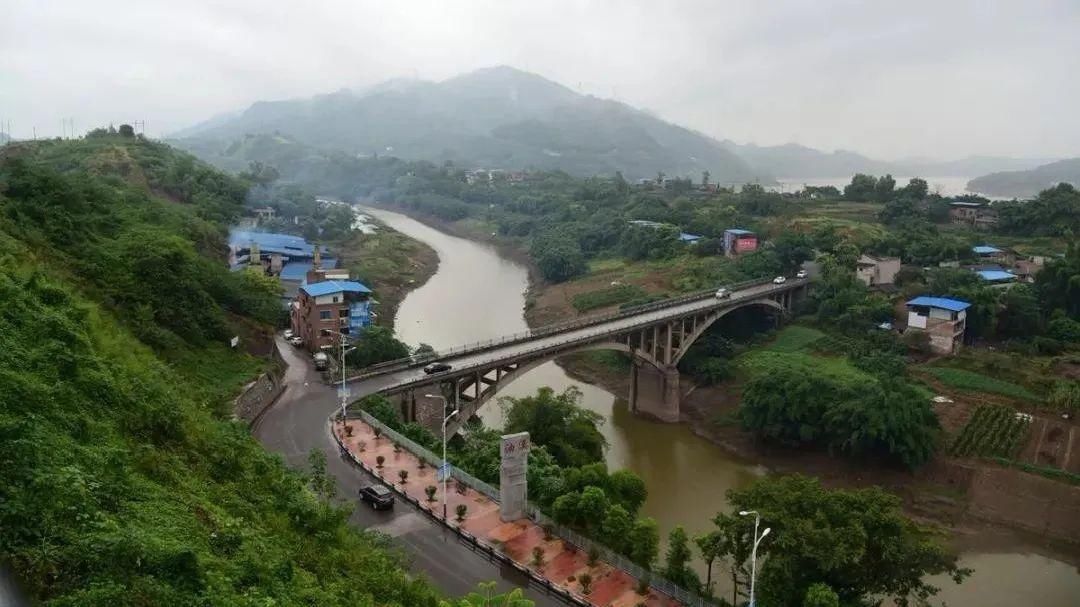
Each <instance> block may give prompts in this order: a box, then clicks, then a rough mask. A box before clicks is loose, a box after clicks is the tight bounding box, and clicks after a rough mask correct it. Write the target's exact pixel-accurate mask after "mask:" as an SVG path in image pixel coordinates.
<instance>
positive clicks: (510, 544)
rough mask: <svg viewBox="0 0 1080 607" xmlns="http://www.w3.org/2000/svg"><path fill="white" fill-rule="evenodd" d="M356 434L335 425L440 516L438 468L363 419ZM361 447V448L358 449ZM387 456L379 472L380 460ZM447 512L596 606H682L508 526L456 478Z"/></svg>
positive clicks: (389, 480) (537, 533) (531, 529)
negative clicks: (587, 585)
mask: <svg viewBox="0 0 1080 607" xmlns="http://www.w3.org/2000/svg"><path fill="white" fill-rule="evenodd" d="M349 425H350V426H352V436H346V435H345V430H344V428H343V425H342V423H341V421H340V420H335V421H334V426H333V427H334V433H335V434H336V435H337V437H338V439H339V440H340V441H341V442H342V444H344V445H346V448H348V450H349V451H350V453H352V455H353V456H354V457H356V458H357V459H359V460H360V461H362V462H363V463H364V464H365V465H366V466H367V467H369V468H370V469H371V470H372V472H373V473H374V474H375V475H376V476H379V477H381V478H382V480H383V482H384V483H385V484H387V485H393V487H394V488H395V489H396V490H398V491H399V492H402V493H405V494H407V495H409V496H410V497H412V498H413V499H415V500H417V501H418V502H419V504H420V507H421V508H424V509H427V510H429V511H431V512H433V513H435V514H436V516H438V517H440V518H441V517H442V483H440V482H438V481H437V480H436V478H437V475H436V470H435V469H434V468H433V467H431V466H430V465H425V466H424V467H423V468H422V469H421V468H420V462H421V460H420V459H419V458H417V457H416V456H415V455H413V454H412V453H410V452H409V451H406V450H405V449H404V448H402V449H401V450H400V452H397V453H395V452H394V444H393V442H392V441H391V440H390V438H388V437H386V436H382V437H380V438H378V439H376V438H375V433H374V431H373V430H372V428H371V426H369V425H368V424H366V423H364V422H363V421H362V420H359V419H350V420H349ZM361 443H363V446H364V448H363V450H361V449H360V445H361ZM380 455H381V456H383V457H384V458H385V460H384V462H383V466H382V468H381V469H379V468H378V467H377V464H376V458H378V456H380ZM401 470H405V471H406V472H407V473H408V478H407V479H406V481H405V483H402V482H401V479H400V477H399V474H398V473H399V471H401ZM429 485H434V486H435V487H436V493H435V500H434V501H431V502H429V501H428V498H427V494H425V492H424V488H425V487H427V486H429ZM446 504H447V505H446V510H447V514H448V518H449V521H448V522H447V523H448V525H449V526H450V527H453V528H458V529H460V530H463V531H467V532H468V533H470V534H472V535H474V536H476V538H477V539H478V540H480V541H483V542H485V543H487V544H490V545H492V546H494V547H495V548H496V549H497V550H498V551H500V552H502V553H504V554H506V555H507V556H509V557H510V558H512V559H513V560H514V561H516V562H517V563H518V564H520V565H523V566H526V567H528V568H529V569H531V570H533V571H535V572H537V573H539V574H540V575H542V576H543V577H545V578H546V579H548V580H549V581H551V582H552V583H554V584H555V585H557V586H561V587H563V588H565V589H567V590H569V591H571V592H572V593H574V594H575V595H577V596H578V598H580V599H583V600H585V601H587V602H589V603H591V604H593V605H598V606H605V607H606V606H609V605H610V606H614V607H635V606H637V605H648V606H649V607H661V606H664V607H666V606H674V605H679V603H678V602H676V601H675V600H674V599H672V598H671V597H668V596H667V595H664V594H661V593H659V592H657V591H655V590H653V589H650V590H649V593H648V594H647V595H645V596H642V595H639V594H638V593H637V592H636V589H637V584H638V582H637V580H636V579H635V578H633V577H631V576H630V575H629V574H627V573H625V572H624V571H621V570H619V569H616V568H615V567H612V566H611V565H609V564H608V563H605V562H603V561H599V562H597V563H596V564H595V565H593V566H592V567H590V566H589V565H588V555H586V554H585V553H583V552H582V551H580V550H577V549H576V548H574V547H573V546H571V545H570V544H567V543H566V542H564V541H563V540H562V539H560V538H558V537H552V538H551V539H547V540H546V539H544V530H543V529H542V528H541V527H540V526H539V525H537V524H535V523H534V522H532V521H530V520H528V519H522V520H518V521H513V522H509V523H504V522H502V521H501V520H499V504H498V503H497V502H495V501H493V500H491V499H490V498H488V497H487V496H486V495H483V494H481V493H479V492H477V491H474V490H473V489H471V488H465V489H464V491H463V492H459V491H458V489H457V484H456V483H455V481H454V479H450V480H449V481H448V482H447V496H446ZM459 504H465V506H466V507H467V508H468V511H467V513H466V515H465V519H464V520H463V521H462V522H461V523H458V522H457V520H456V509H457V506H458V505H459ZM537 546H539V547H540V548H541V550H543V555H544V556H543V565H541V566H539V567H536V566H534V565H533V549H534V548H536V547H537ZM584 573H588V574H589V575H590V576H592V584H591V589H590V592H589V593H588V594H585V593H584V592H583V589H582V585H581V582H580V577H581V575H582V574H584Z"/></svg>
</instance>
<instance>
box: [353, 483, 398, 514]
mask: <svg viewBox="0 0 1080 607" xmlns="http://www.w3.org/2000/svg"><path fill="white" fill-rule="evenodd" d="M360 500H361V501H364V502H367V503H368V504H371V508H372V509H373V510H389V509H390V508H393V507H394V494H393V493H391V491H390V490H389V489H387V488H386V487H383V486H382V485H368V486H367V487H363V488H362V489H360Z"/></svg>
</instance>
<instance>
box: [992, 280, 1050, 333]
mask: <svg viewBox="0 0 1080 607" xmlns="http://www.w3.org/2000/svg"><path fill="white" fill-rule="evenodd" d="M998 305H999V306H1000V309H999V311H998V315H997V323H996V325H997V326H996V328H997V331H996V333H997V337H999V338H1001V339H1010V338H1017V339H1027V338H1031V337H1034V336H1035V335H1038V334H1039V333H1040V332H1041V331H1042V317H1041V315H1040V311H1039V301H1038V300H1037V299H1036V298H1035V293H1034V291H1033V290H1032V289H1031V288H1030V287H1028V286H1027V285H1014V286H1013V287H1011V288H1009V289H1007V290H1006V291H1005V292H1004V293H1002V294H1001V296H1000V297H999V298H998Z"/></svg>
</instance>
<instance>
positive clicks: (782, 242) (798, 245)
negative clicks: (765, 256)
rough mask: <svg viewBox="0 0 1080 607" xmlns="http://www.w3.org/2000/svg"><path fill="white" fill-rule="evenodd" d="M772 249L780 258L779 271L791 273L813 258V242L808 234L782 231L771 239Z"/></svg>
mask: <svg viewBox="0 0 1080 607" xmlns="http://www.w3.org/2000/svg"><path fill="white" fill-rule="evenodd" d="M772 244H773V251H775V252H776V256H777V257H778V258H779V259H780V271H781V272H782V273H784V274H791V273H794V272H795V271H796V270H798V269H799V268H800V267H802V264H803V262H805V261H807V260H809V259H813V257H814V242H813V239H812V238H811V237H810V236H809V235H808V234H803V233H801V232H784V233H783V234H781V235H780V236H778V237H776V238H774V239H773V241H772Z"/></svg>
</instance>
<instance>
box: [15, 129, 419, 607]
mask: <svg viewBox="0 0 1080 607" xmlns="http://www.w3.org/2000/svg"><path fill="white" fill-rule="evenodd" d="M121 132H123V130H122V131H121ZM246 192H247V184H246V183H245V182H244V181H241V180H239V179H236V178H232V177H229V176H226V175H223V174H221V173H219V172H217V171H216V170H215V169H212V168H210V167H209V166H207V165H204V164H203V163H201V162H199V161H197V160H195V159H194V158H192V157H191V156H189V155H187V154H184V153H181V152H177V151H175V150H172V149H171V148H169V147H167V146H164V145H161V144H157V143H152V142H148V141H143V140H141V139H138V138H135V137H133V136H130V131H128V136H126V137H125V136H123V135H121V134H117V133H110V132H104V131H99V132H95V133H93V134H91V135H90V136H88V137H87V138H86V139H84V140H79V141H67V142H37V143H32V144H30V143H27V144H19V145H14V146H10V147H7V148H5V149H4V150H3V152H2V156H0V299H2V300H3V302H4V306H3V310H2V312H0V563H6V564H8V566H9V567H10V568H11V570H12V571H13V572H14V573H15V575H16V577H17V578H19V579H20V581H21V584H22V585H23V586H24V588H25V590H26V591H27V593H28V594H29V595H30V596H31V597H32V598H33V599H34V600H36V601H41V602H42V603H46V604H50V605H65V606H68V605H269V604H281V605H291V604H306V605H350V606H353V605H388V604H400V605H435V604H436V603H437V597H436V595H435V593H434V592H433V590H432V589H431V588H430V587H429V586H428V584H427V583H426V582H424V581H422V580H415V579H412V578H411V577H410V576H409V575H408V574H407V573H406V572H405V571H404V570H403V569H402V568H401V566H400V564H399V563H398V562H397V560H396V559H395V557H393V556H392V555H391V554H390V553H388V552H387V550H386V549H385V547H384V546H383V545H382V544H381V542H380V541H378V540H376V539H375V538H372V537H370V536H367V535H364V534H361V533H359V532H356V531H354V530H352V529H350V528H349V527H347V526H346V518H347V512H345V511H342V510H340V509H338V508H336V507H332V506H330V505H328V504H327V503H326V502H325V501H323V500H321V499H320V498H319V497H317V496H316V494H315V493H313V492H312V491H311V490H309V488H308V484H309V481H308V479H306V478H304V477H303V476H301V475H299V474H297V473H294V472H291V471H289V470H287V469H286V468H285V466H284V465H283V464H282V462H281V461H280V459H279V458H278V457H277V456H273V455H270V454H269V453H267V452H265V451H264V450H263V449H262V447H261V446H259V445H258V444H257V443H256V442H255V441H254V440H253V439H252V438H250V436H249V435H248V433H247V429H246V428H245V427H244V426H242V425H240V424H238V423H235V422H232V421H229V419H228V416H229V414H230V413H231V411H229V406H228V405H229V402H230V400H231V397H232V396H233V395H234V394H235V393H236V391H237V390H238V389H239V387H240V386H241V385H242V384H243V383H244V382H245V381H247V380H248V379H250V378H251V377H252V376H253V374H255V373H256V372H258V371H259V370H260V368H261V367H262V365H263V363H262V361H261V360H259V359H256V358H252V357H250V356H248V355H245V354H243V353H239V352H237V351H234V350H231V349H229V348H228V347H227V346H226V339H227V338H228V337H229V336H231V335H233V334H235V333H237V332H240V330H241V329H242V328H243V327H246V328H247V330H248V332H252V331H254V332H257V331H258V328H257V327H259V326H265V325H266V323H268V322H271V321H273V320H275V319H276V317H277V314H278V313H279V308H278V304H277V301H276V292H275V290H276V287H275V286H274V284H273V283H267V282H265V281H263V280H262V279H260V278H258V277H253V276H251V275H249V274H247V273H237V274H233V273H229V272H228V271H227V270H226V269H225V265H224V263H222V262H223V259H224V257H223V256H224V253H225V249H224V240H223V235H224V231H225V228H226V225H227V224H228V223H229V222H230V221H232V220H233V219H235V217H236V216H237V214H238V213H239V211H240V209H241V206H242V203H243V199H244V196H245V194H246Z"/></svg>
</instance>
